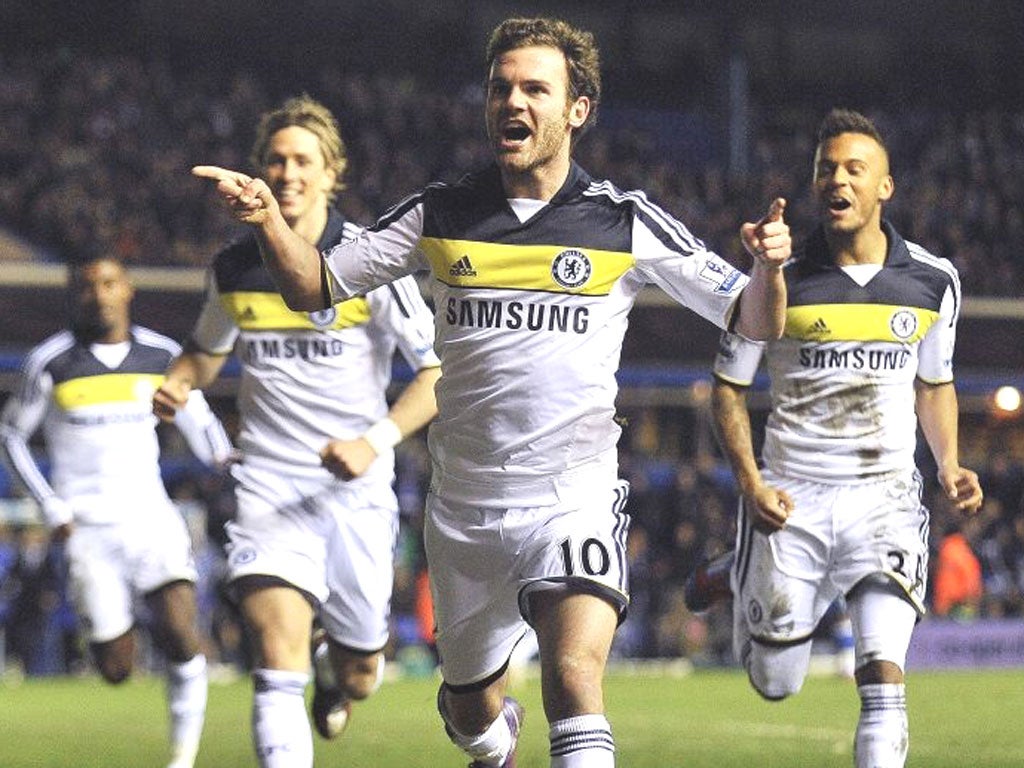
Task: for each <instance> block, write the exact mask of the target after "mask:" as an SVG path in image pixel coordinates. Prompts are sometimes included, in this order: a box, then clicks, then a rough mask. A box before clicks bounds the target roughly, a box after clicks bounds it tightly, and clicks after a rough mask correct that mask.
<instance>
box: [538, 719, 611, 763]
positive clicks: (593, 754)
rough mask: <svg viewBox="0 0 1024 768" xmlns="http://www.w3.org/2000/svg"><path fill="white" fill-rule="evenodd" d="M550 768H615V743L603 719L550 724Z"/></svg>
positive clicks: (606, 721) (561, 721) (566, 720)
mask: <svg viewBox="0 0 1024 768" xmlns="http://www.w3.org/2000/svg"><path fill="white" fill-rule="evenodd" d="M549 738H550V739H551V768H614V766H615V740H614V739H613V738H612V727H611V725H609V723H608V720H607V718H605V716H604V715H579V716H578V717H570V718H567V719H565V720H558V721H557V722H554V723H552V724H551V733H550V735H549Z"/></svg>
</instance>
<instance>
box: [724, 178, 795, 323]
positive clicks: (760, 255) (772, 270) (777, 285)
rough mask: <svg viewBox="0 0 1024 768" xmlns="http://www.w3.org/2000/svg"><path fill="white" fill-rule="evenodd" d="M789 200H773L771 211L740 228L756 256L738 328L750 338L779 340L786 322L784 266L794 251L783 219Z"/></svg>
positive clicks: (749, 247) (743, 298)
mask: <svg viewBox="0 0 1024 768" xmlns="http://www.w3.org/2000/svg"><path fill="white" fill-rule="evenodd" d="M785 210H786V201H785V200H784V199H782V198H781V197H778V198H776V199H775V200H773V201H772V204H771V206H770V207H769V209H768V213H767V214H766V215H765V217H764V218H763V219H761V220H760V221H758V222H755V223H746V224H744V225H743V226H742V227H740V237H741V238H742V240H743V245H744V247H745V248H746V249H747V252H748V253H750V255H751V256H753V257H754V267H753V269H752V270H751V273H750V282H749V283H748V284H747V286H746V288H744V289H743V293H742V294H740V305H739V318H738V319H737V321H736V325H735V326H734V328H733V329H734V330H735V331H736V332H737V333H739V334H741V335H742V336H745V337H746V338H748V339H754V340H755V341H761V340H764V339H777V338H779V337H780V336H781V335H782V330H783V327H784V326H785V323H786V282H785V280H784V279H783V276H782V265H783V264H785V263H786V260H787V259H788V258H789V256H790V253H791V252H792V242H793V241H792V238H791V237H790V234H789V225H788V224H786V222H785V221H784V220H783V218H782V214H783V212H784V211H785Z"/></svg>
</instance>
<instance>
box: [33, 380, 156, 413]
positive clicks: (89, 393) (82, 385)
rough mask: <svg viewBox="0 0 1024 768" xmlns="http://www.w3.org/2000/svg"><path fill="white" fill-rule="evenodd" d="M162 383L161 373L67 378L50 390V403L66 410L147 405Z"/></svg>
mask: <svg viewBox="0 0 1024 768" xmlns="http://www.w3.org/2000/svg"><path fill="white" fill-rule="evenodd" d="M163 380H164V375H163V374H162V373H105V374H102V375H100V376H84V377H82V378H79V379H68V380H67V381H62V382H61V383H60V384H58V385H57V386H55V387H54V388H53V401H54V402H55V403H56V404H57V406H58V407H59V408H61V410H65V411H70V410H73V409H75V408H81V407H83V406H88V405H100V404H103V403H135V402H140V401H145V402H149V401H150V400H152V399H153V393H154V392H156V389H157V387H159V386H160V385H161V384H162V383H163Z"/></svg>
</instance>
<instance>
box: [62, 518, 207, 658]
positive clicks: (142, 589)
mask: <svg viewBox="0 0 1024 768" xmlns="http://www.w3.org/2000/svg"><path fill="white" fill-rule="evenodd" d="M146 506H147V508H146V510H145V512H144V513H140V514H139V515H137V516H135V517H131V518H129V519H127V520H126V521H125V522H118V523H105V524H88V523H78V524H76V525H75V527H74V530H73V532H72V534H71V538H69V539H68V545H67V556H68V562H69V567H70V577H71V589H72V594H73V595H74V600H75V605H76V607H77V609H78V613H79V617H80V618H81V620H82V622H83V624H84V628H85V635H86V637H88V638H89V641H90V642H93V643H105V642H108V641H110V640H113V639H115V638H117V637H120V636H121V635H123V634H124V633H125V632H127V631H128V630H129V629H131V628H132V625H133V624H134V623H135V618H134V616H135V610H134V603H135V600H136V598H138V597H139V596H142V595H146V594H148V593H150V592H153V591H155V590H156V589H158V588H159V587H162V586H164V585H166V584H170V583H172V582H176V581H190V582H193V583H194V582H195V580H196V569H195V561H194V559H193V557H192V541H191V539H190V538H189V534H188V528H187V527H186V525H185V521H184V520H183V519H182V517H181V514H180V513H179V512H178V510H177V509H175V507H174V506H173V505H172V504H171V502H170V501H168V500H162V499H155V500H153V501H152V502H150V503H148V504H147V505H146Z"/></svg>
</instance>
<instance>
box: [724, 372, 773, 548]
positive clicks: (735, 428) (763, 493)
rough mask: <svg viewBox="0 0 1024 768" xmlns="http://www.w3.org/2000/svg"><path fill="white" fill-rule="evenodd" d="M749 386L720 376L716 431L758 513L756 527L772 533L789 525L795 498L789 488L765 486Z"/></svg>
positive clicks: (751, 508) (753, 510)
mask: <svg viewBox="0 0 1024 768" xmlns="http://www.w3.org/2000/svg"><path fill="white" fill-rule="evenodd" d="M747 389H748V388H747V387H743V386H739V385H737V384H731V383H729V382H726V381H722V380H721V379H716V380H715V384H714V387H713V389H712V391H711V412H712V415H713V417H714V425H715V431H716V433H717V435H718V441H719V443H720V444H721V446H722V451H723V452H724V453H725V457H726V459H728V461H729V465H730V466H731V467H732V471H733V475H735V477H736V482H737V484H738V485H739V488H740V493H741V494H742V495H743V498H744V499H745V501H746V506H747V509H748V510H749V511H750V512H751V513H752V514H754V515H755V516H756V519H755V520H754V526H755V527H756V528H757V529H758V530H760V531H761V532H763V533H772V532H774V531H777V530H779V529H780V528H782V527H783V526H785V524H786V519H787V518H788V517H789V514H790V512H791V511H792V510H793V500H792V499H791V498H790V496H789V494H788V493H786V491H783V490H780V489H777V488H772V487H771V486H769V485H765V482H764V479H763V478H762V477H761V470H760V469H759V468H758V466H757V460H756V459H755V458H754V444H753V439H752V435H751V430H750V413H749V411H748V410H747Z"/></svg>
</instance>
